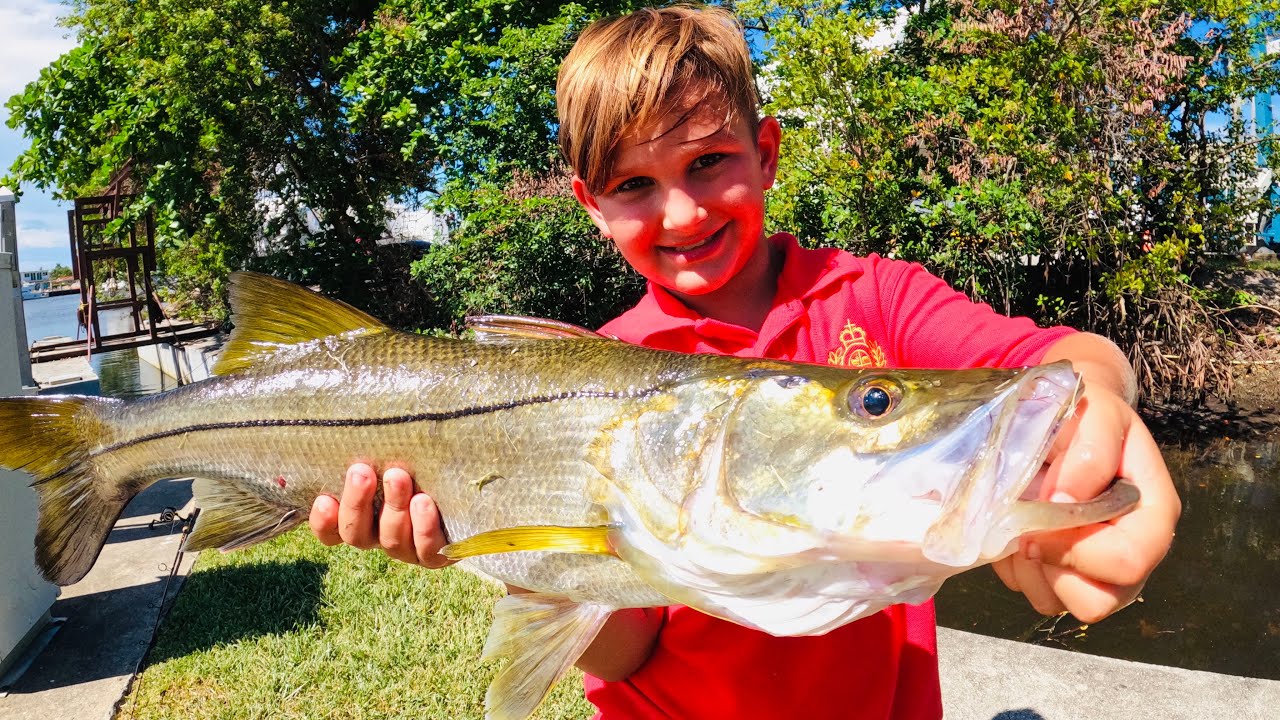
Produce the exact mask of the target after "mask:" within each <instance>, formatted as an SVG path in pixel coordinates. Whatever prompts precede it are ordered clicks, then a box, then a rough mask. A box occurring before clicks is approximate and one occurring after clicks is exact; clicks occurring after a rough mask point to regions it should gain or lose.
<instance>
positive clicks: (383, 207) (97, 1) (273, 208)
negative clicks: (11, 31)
mask: <svg viewBox="0 0 1280 720" xmlns="http://www.w3.org/2000/svg"><path fill="white" fill-rule="evenodd" d="M615 6H622V4H619V3H608V2H592V1H588V2H584V3H582V4H567V5H563V6H562V5H559V4H554V3H510V2H498V1H497V0H442V2H436V3H419V2H410V1H409V0H385V1H384V2H376V1H372V0H367V1H365V2H356V3H348V2H326V1H324V0H292V1H291V2H278V1H276V0H271V1H269V2H265V3H264V2H261V0H255V1H254V2H247V1H246V0H217V1H216V2H212V3H210V2H204V3H201V2H193V1H192V0H136V1H135V0H85V1H84V2H80V3H76V4H74V5H73V6H72V9H71V14H70V15H69V17H67V18H66V24H67V25H68V26H69V27H70V28H72V29H73V30H74V31H75V32H76V33H77V36H78V39H79V41H80V44H79V46H78V47H77V48H75V49H74V50H72V51H71V52H69V53H67V54H66V55H64V56H62V57H61V58H59V59H58V60H56V61H55V62H54V63H52V64H51V65H50V66H49V67H47V68H45V69H44V70H43V71H42V72H41V75H40V78H39V79H38V80H37V81H35V82H33V83H31V84H30V85H28V86H27V87H26V89H25V90H24V91H23V92H22V93H20V94H19V95H17V96H15V97H13V98H12V99H10V101H9V102H8V107H9V109H10V111H11V118H10V124H11V125H12V126H13V127H15V128H21V129H22V130H23V132H24V133H25V135H26V136H27V138H28V139H29V141H30V147H29V148H28V149H27V150H26V151H25V152H24V153H23V154H22V155H21V156H20V157H19V158H18V159H17V161H16V162H15V164H14V166H13V168H12V171H11V172H12V174H13V177H12V178H10V179H9V182H16V183H34V184H36V185H38V186H41V187H49V188H53V189H55V190H56V191H57V193H58V194H59V195H60V196H61V197H66V198H69V197H74V196H77V195H82V194H88V193H93V192H96V191H98V190H99V189H101V188H103V187H105V186H107V185H108V184H109V183H110V182H111V181H112V180H122V181H123V183H124V185H125V186H126V187H128V188H130V189H132V190H133V191H135V192H136V193H137V197H138V200H137V202H136V203H135V204H134V206H133V207H132V208H131V212H132V213H133V214H134V215H135V216H136V215H137V214H138V213H141V212H145V211H152V212H154V213H155V215H156V218H157V223H156V226H157V228H158V238H157V240H158V244H159V246H160V249H161V258H160V259H161V265H162V267H163V269H164V274H165V275H166V280H167V285H168V287H169V288H170V290H171V291H173V292H175V293H176V294H177V295H178V296H181V297H185V298H187V299H190V300H192V301H194V303H195V306H196V307H197V309H202V310H205V311H208V310H216V309H217V308H219V307H220V302H221V298H222V290H223V286H222V283H223V281H224V278H225V276H226V274H227V272H228V271H230V270H232V269H235V268H239V267H246V266H248V267H255V268H257V269H262V270H266V271H269V272H273V273H275V274H278V275H281V276H285V277H288V278H291V279H294V280H298V281H302V282H306V283H309V284H319V285H320V286H321V287H322V288H323V289H325V290H326V291H329V292H333V293H336V294H338V295H340V296H342V297H345V298H348V299H351V300H354V301H356V302H358V303H360V304H362V305H364V306H366V307H371V308H372V309H374V311H375V312H380V311H384V310H385V311H389V312H394V311H397V310H400V311H407V312H409V315H408V316H405V317H397V318H393V320H394V321H396V322H398V323H399V324H413V322H414V320H413V314H414V313H415V312H416V311H417V310H420V308H418V307H417V306H416V305H415V304H414V303H408V304H406V303H405V302H404V293H405V288H406V285H405V283H404V282H403V280H406V279H407V276H405V275H404V272H405V271H406V270H407V263H402V264H401V266H400V267H399V270H398V272H399V274H397V270H396V268H392V267H389V265H388V263H386V262H384V261H385V260H386V258H385V257H384V256H385V254H386V253H385V252H384V251H382V250H379V248H378V246H377V244H376V241H377V240H378V239H379V238H380V237H381V236H382V234H383V231H384V227H385V223H386V220H387V216H388V202H389V201H393V200H399V201H404V202H408V203H410V204H421V203H424V202H430V201H431V200H432V199H433V198H434V197H435V196H436V195H437V194H438V192H439V191H440V189H441V188H442V186H443V185H445V184H446V183H457V184H459V185H460V186H462V187H467V186H473V187H474V186H479V185H482V184H484V182H486V179H487V178H492V177H500V176H502V175H503V174H504V173H509V172H510V171H511V170H512V169H513V168H528V169H532V170H534V171H538V170H544V171H545V170H546V169H547V168H548V167H550V163H551V161H552V159H553V158H554V152H553V146H552V144H551V142H550V140H551V137H552V134H553V131H554V125H553V120H554V113H553V111H552V108H553V107H554V106H553V103H552V100H551V97H550V88H551V87H552V78H554V70H555V67H556V66H557V65H558V62H559V59H560V57H562V55H563V52H564V51H566V50H567V48H568V46H569V43H570V42H571V39H572V36H573V33H574V31H575V29H576V28H579V27H581V26H582V25H583V24H585V23H586V22H587V21H589V20H590V19H591V18H592V17H594V16H595V15H597V14H599V13H600V12H602V11H604V10H607V9H612V8H614V7H615ZM381 314H385V313H381Z"/></svg>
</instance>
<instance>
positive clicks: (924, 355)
mask: <svg viewBox="0 0 1280 720" xmlns="http://www.w3.org/2000/svg"><path fill="white" fill-rule="evenodd" d="M874 265H875V276H876V280H877V282H876V285H877V287H878V289H879V295H880V299H881V304H880V309H881V312H882V313H883V317H884V323H885V327H886V328H887V329H888V330H889V335H890V337H891V341H890V342H891V345H892V347H893V350H894V357H896V358H897V359H898V363H899V364H900V365H901V366H902V367H915V368H970V367H1020V366H1023V365H1035V364H1036V363H1038V362H1039V361H1040V358H1041V357H1043V356H1044V353H1045V351H1046V350H1048V349H1049V346H1050V345H1053V344H1054V343H1055V342H1057V341H1058V340H1060V339H1062V338H1064V337H1066V336H1068V335H1071V334H1073V333H1075V332H1077V331H1076V330H1074V329H1072V328H1069V327H1064V326H1055V327H1050V328H1041V327H1037V326H1036V324H1035V322H1033V321H1032V320H1031V319H1030V318H1027V317H1009V316H1007V315H1001V314H1000V313H998V312H996V311H995V310H993V309H991V307H990V306H989V305H986V304H983V303H975V302H973V301H972V300H970V299H969V298H968V297H967V296H965V294H964V293H961V292H958V291H956V290H955V289H954V288H952V287H951V286H950V285H948V284H947V283H946V281H944V280H942V279H941V278H939V277H937V276H935V275H932V274H930V273H929V272H928V271H927V270H925V269H924V268H923V267H921V266H920V265H919V264H918V263H908V262H903V261H900V260H887V259H883V258H877V262H875V263H874Z"/></svg>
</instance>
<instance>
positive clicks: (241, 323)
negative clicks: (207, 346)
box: [213, 272, 388, 375]
mask: <svg viewBox="0 0 1280 720" xmlns="http://www.w3.org/2000/svg"><path fill="white" fill-rule="evenodd" d="M230 282H231V315H232V321H233V322H234V323H235V329H234V330H232V331H231V338H230V339H229V340H227V344H226V346H225V347H224V348H223V349H222V354H221V356H220V357H219V358H218V363H217V365H216V366H214V368H213V373H214V374H215V375H226V374H229V373H233V372H236V371H237V370H243V369H245V368H247V367H249V366H250V365H252V364H254V363H255V362H257V361H259V360H263V359H265V358H267V357H269V356H271V355H273V354H275V353H276V352H277V351H278V350H280V349H281V348H283V347H287V346H289V345H296V344H298V343H302V342H307V341H309V340H319V339H321V338H326V337H329V336H331V335H342V334H344V333H355V334H372V333H380V332H387V331H388V328H387V326H386V325H384V324H382V323H381V322H379V321H378V320H377V319H376V318H374V317H373V316H371V315H369V314H367V313H364V312H361V311H360V310H357V309H355V308H353V307H351V306H350V305H348V304H346V303H344V302H341V301H339V300H331V299H329V298H326V297H323V296H321V295H319V294H317V293H314V292H312V291H310V290H308V289H306V288H304V287H301V286H299V285H294V284H293V283H290V282H285V281H284V280H278V279H276V278H273V277H271V276H269V275H261V274H259V273H252V272H236V273H232V274H231V278H230Z"/></svg>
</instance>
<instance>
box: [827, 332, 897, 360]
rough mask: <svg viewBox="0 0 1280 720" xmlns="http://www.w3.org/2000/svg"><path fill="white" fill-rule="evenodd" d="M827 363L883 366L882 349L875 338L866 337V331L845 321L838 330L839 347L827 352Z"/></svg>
mask: <svg viewBox="0 0 1280 720" xmlns="http://www.w3.org/2000/svg"><path fill="white" fill-rule="evenodd" d="M827 364H829V365H843V366H845V367H853V368H872V367H877V368H879V367H884V366H885V365H886V364H887V363H886V362H885V357H884V350H882V349H881V348H880V344H879V343H877V342H876V341H875V340H872V339H871V338H869V337H867V331H866V330H863V329H862V328H860V327H858V326H857V325H854V324H853V323H852V322H846V323H845V325H844V329H843V330H841V331H840V347H838V348H836V349H834V350H832V351H831V352H830V353H828V354H827Z"/></svg>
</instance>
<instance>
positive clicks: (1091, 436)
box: [1042, 392, 1133, 500]
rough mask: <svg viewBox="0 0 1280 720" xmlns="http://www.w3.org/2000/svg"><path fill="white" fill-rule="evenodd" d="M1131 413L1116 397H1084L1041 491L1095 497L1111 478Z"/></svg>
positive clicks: (1101, 395) (1049, 494)
mask: <svg viewBox="0 0 1280 720" xmlns="http://www.w3.org/2000/svg"><path fill="white" fill-rule="evenodd" d="M1132 412H1133V411H1132V410H1130V409H1129V406H1128V405H1124V404H1123V402H1122V401H1121V400H1120V399H1119V398H1118V397H1116V396H1114V395H1111V394H1104V393H1103V392H1097V393H1094V394H1093V395H1088V394H1086V396H1085V398H1084V400H1083V401H1082V403H1081V407H1080V410H1079V412H1078V414H1077V416H1076V417H1075V418H1074V419H1073V423H1072V424H1071V425H1070V426H1068V428H1067V429H1068V430H1070V431H1071V432H1070V434H1069V436H1068V440H1067V444H1066V445H1065V447H1060V448H1059V452H1057V453H1056V457H1054V459H1053V462H1052V463H1051V464H1050V466H1049V472H1048V475H1047V477H1046V482H1045V487H1044V492H1045V494H1046V496H1045V497H1044V498H1042V499H1045V500H1047V499H1049V497H1050V496H1051V495H1052V494H1053V493H1065V495H1066V496H1069V497H1070V498H1073V499H1076V500H1087V499H1089V498H1093V497H1097V496H1098V494H1099V493H1101V492H1102V491H1103V490H1105V489H1106V488H1107V486H1108V485H1110V484H1111V481H1112V480H1113V479H1114V478H1115V471H1116V468H1117V467H1119V466H1120V457H1121V449H1122V447H1123V446H1124V442H1125V436H1126V434H1127V432H1128V429H1129V426H1130V424H1131V422H1132V419H1131V418H1130V417H1129V416H1130V415H1131V414H1132Z"/></svg>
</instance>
